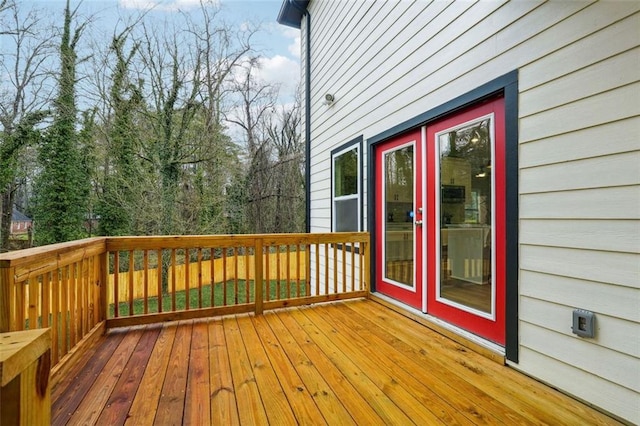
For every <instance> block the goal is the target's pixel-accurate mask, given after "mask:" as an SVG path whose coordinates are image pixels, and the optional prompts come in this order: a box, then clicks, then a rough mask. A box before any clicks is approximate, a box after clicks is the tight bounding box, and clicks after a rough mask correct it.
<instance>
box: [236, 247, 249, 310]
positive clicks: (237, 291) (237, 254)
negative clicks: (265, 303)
mask: <svg viewBox="0 0 640 426" xmlns="http://www.w3.org/2000/svg"><path fill="white" fill-rule="evenodd" d="M238 249H239V247H233V295H234V297H233V301H234V304H236V305H237V304H238V252H239V250H238ZM245 284H246V282H245Z"/></svg>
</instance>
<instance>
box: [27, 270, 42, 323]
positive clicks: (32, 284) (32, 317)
mask: <svg viewBox="0 0 640 426" xmlns="http://www.w3.org/2000/svg"><path fill="white" fill-rule="evenodd" d="M28 282H29V284H28V286H29V293H28V294H29V329H30V330H33V329H36V328H38V293H39V292H38V278H37V277H31V278H30V279H29V281H28Z"/></svg>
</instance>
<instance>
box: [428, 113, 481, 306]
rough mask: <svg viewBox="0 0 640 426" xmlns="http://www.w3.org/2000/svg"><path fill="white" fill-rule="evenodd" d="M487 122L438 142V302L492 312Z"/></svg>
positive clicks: (440, 137) (472, 126)
mask: <svg viewBox="0 0 640 426" xmlns="http://www.w3.org/2000/svg"><path fill="white" fill-rule="evenodd" d="M491 126H492V123H491V119H490V118H486V119H483V120H480V121H477V122H475V123H472V124H470V125H468V126H465V127H463V128H458V129H456V130H453V131H449V132H446V133H442V134H440V135H439V136H438V150H439V155H440V184H441V189H440V218H439V219H440V258H441V260H442V263H441V270H440V296H441V297H443V298H445V299H448V300H451V301H453V302H456V303H460V304H462V305H465V306H468V307H470V308H473V309H477V310H479V311H483V312H487V313H490V312H491V300H492V299H491V287H492V279H491V277H492V271H491V231H492V230H491V224H492V221H491V214H492V212H491V199H492V187H491V167H492V164H491V145H492V143H493V141H492V140H491Z"/></svg>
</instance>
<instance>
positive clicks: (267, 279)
mask: <svg viewBox="0 0 640 426" xmlns="http://www.w3.org/2000/svg"><path fill="white" fill-rule="evenodd" d="M253 255H254V256H258V253H256V252H255V250H254V252H253ZM264 256H265V264H264V267H265V274H264V279H265V285H264V287H265V289H264V292H265V294H264V298H265V300H266V301H269V300H271V246H269V245H267V246H265V254H264ZM253 275H254V276H253V278H254V285H255V273H254V274H253ZM254 293H255V291H254ZM254 301H255V294H254Z"/></svg>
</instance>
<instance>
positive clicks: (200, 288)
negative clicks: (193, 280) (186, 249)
mask: <svg viewBox="0 0 640 426" xmlns="http://www.w3.org/2000/svg"><path fill="white" fill-rule="evenodd" d="M197 256H198V308H202V248H200V247H198V251H197Z"/></svg>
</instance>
